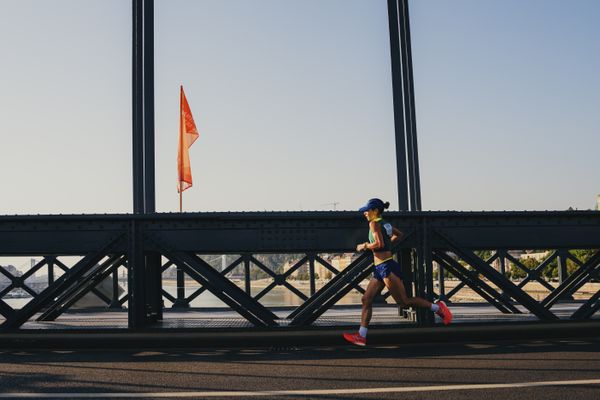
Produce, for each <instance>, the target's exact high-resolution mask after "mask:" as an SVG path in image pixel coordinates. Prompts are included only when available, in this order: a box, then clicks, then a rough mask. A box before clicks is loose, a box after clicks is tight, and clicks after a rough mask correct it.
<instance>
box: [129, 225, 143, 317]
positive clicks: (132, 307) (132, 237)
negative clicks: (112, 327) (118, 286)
mask: <svg viewBox="0 0 600 400" xmlns="http://www.w3.org/2000/svg"><path fill="white" fill-rule="evenodd" d="M142 239H143V238H142V232H141V230H140V228H139V223H138V221H136V220H135V219H132V221H131V225H130V228H129V249H128V252H127V266H128V274H127V279H128V285H127V286H128V289H129V300H128V310H127V312H128V317H129V327H130V328H142V327H144V325H146V322H147V318H146V316H147V313H146V291H145V290H144V283H145V279H144V277H145V271H144V247H143V243H142Z"/></svg>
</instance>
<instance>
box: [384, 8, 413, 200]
mask: <svg viewBox="0 0 600 400" xmlns="http://www.w3.org/2000/svg"><path fill="white" fill-rule="evenodd" d="M387 4H388V5H387V7H388V26H389V33H390V58H391V68H392V99H393V106H394V131H395V138H396V178H397V182H398V209H399V210H400V211H408V210H409V202H408V172H407V164H406V131H405V129H404V124H405V119H404V109H403V106H402V105H403V103H404V98H403V92H402V58H401V55H400V34H399V28H398V1H397V0H388V2H387Z"/></svg>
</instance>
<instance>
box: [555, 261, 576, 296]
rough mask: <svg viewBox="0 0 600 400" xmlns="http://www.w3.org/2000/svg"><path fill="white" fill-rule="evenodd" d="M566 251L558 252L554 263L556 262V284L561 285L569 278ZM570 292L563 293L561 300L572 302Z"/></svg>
mask: <svg viewBox="0 0 600 400" xmlns="http://www.w3.org/2000/svg"><path fill="white" fill-rule="evenodd" d="M566 253H567V250H561V251H560V252H559V256H558V257H556V261H557V262H558V284H559V285H561V284H562V283H563V282H564V281H565V280H567V278H568V277H569V273H568V271H567V254H566ZM573 293H574V292H572V291H570V292H568V293H565V294H564V295H563V296H562V297H561V300H573Z"/></svg>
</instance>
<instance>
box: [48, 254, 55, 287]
mask: <svg viewBox="0 0 600 400" xmlns="http://www.w3.org/2000/svg"><path fill="white" fill-rule="evenodd" d="M55 259H56V258H55V257H48V286H50V285H52V284H53V283H54V260H55Z"/></svg>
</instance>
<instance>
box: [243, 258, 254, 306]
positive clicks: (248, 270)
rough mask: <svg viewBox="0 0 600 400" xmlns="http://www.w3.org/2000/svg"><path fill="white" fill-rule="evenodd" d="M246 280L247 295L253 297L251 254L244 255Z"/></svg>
mask: <svg viewBox="0 0 600 400" xmlns="http://www.w3.org/2000/svg"><path fill="white" fill-rule="evenodd" d="M244 278H245V286H246V293H248V294H249V295H250V296H252V287H251V286H250V254H244Z"/></svg>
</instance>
